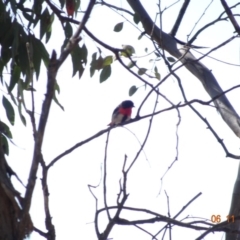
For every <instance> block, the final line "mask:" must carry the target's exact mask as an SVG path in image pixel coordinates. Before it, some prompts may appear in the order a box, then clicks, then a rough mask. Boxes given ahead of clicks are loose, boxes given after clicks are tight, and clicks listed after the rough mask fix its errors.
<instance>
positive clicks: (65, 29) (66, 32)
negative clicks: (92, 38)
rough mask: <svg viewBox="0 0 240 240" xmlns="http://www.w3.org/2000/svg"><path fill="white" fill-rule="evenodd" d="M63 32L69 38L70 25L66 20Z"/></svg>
mask: <svg viewBox="0 0 240 240" xmlns="http://www.w3.org/2000/svg"><path fill="white" fill-rule="evenodd" d="M64 33H65V37H66V38H67V39H69V38H70V37H71V36H72V34H73V29H72V25H71V24H70V23H69V22H68V21H67V22H66V25H65V27H64Z"/></svg>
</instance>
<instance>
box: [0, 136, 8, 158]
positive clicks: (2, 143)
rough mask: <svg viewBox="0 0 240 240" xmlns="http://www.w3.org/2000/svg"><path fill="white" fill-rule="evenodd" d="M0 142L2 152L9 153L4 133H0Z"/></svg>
mask: <svg viewBox="0 0 240 240" xmlns="http://www.w3.org/2000/svg"><path fill="white" fill-rule="evenodd" d="M0 138H1V140H0V143H1V146H0V147H1V148H2V150H3V152H4V154H6V155H8V154H9V147H8V141H7V138H6V137H5V136H4V135H0Z"/></svg>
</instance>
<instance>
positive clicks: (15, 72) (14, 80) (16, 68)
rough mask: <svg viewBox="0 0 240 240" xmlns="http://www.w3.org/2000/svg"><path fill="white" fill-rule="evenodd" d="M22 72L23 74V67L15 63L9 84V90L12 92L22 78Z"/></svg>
mask: <svg viewBox="0 0 240 240" xmlns="http://www.w3.org/2000/svg"><path fill="white" fill-rule="evenodd" d="M20 74H21V69H20V67H19V66H17V65H15V66H14V67H13V70H12V72H11V78H10V84H9V88H8V91H9V92H11V91H12V90H13V88H14V86H15V85H16V83H17V82H18V81H19V79H20Z"/></svg>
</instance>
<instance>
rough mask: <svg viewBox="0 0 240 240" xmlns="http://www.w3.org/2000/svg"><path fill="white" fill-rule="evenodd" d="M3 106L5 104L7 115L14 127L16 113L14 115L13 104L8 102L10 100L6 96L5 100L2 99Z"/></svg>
mask: <svg viewBox="0 0 240 240" xmlns="http://www.w3.org/2000/svg"><path fill="white" fill-rule="evenodd" d="M2 104H3V107H4V108H5V111H6V115H7V118H8V120H9V122H10V123H11V124H12V125H14V120H15V113H14V109H13V107H12V104H11V103H10V102H9V101H8V99H7V98H6V97H5V96H3V98H2Z"/></svg>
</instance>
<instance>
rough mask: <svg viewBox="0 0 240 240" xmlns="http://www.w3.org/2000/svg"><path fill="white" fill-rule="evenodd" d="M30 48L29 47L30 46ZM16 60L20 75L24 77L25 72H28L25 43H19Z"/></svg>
mask: <svg viewBox="0 0 240 240" xmlns="http://www.w3.org/2000/svg"><path fill="white" fill-rule="evenodd" d="M30 47H31V45H30ZM18 53H19V54H18V60H19V67H20V68H21V71H22V74H23V75H24V76H25V74H26V73H27V71H29V59H28V54H27V48H26V43H25V42H23V41H22V42H21V43H20V45H19V47H18Z"/></svg>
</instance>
